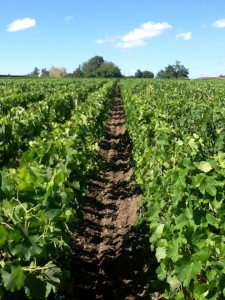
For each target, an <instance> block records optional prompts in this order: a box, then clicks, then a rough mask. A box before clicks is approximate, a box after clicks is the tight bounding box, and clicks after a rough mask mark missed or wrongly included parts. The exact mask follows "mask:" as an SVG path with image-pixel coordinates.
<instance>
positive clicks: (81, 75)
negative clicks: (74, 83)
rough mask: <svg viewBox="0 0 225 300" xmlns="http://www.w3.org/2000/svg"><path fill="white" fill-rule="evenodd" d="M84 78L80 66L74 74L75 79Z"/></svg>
mask: <svg viewBox="0 0 225 300" xmlns="http://www.w3.org/2000/svg"><path fill="white" fill-rule="evenodd" d="M83 76H84V73H83V71H82V70H81V66H79V67H78V68H77V69H76V70H75V71H74V72H73V77H77V78H80V77H83Z"/></svg>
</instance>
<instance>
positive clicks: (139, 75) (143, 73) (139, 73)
mask: <svg viewBox="0 0 225 300" xmlns="http://www.w3.org/2000/svg"><path fill="white" fill-rule="evenodd" d="M134 77H135V78H154V73H152V72H150V71H141V70H139V69H138V70H137V71H136V72H135V74H134Z"/></svg>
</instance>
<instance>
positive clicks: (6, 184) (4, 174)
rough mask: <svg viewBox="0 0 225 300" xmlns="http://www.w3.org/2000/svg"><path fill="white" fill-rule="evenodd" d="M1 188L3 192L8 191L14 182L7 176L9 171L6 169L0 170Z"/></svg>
mask: <svg viewBox="0 0 225 300" xmlns="http://www.w3.org/2000/svg"><path fill="white" fill-rule="evenodd" d="M0 174H1V179H2V182H1V189H2V191H3V192H4V193H6V194H7V193H10V192H12V191H13V189H14V183H13V181H12V180H11V179H10V178H9V173H8V172H6V171H1V172H0Z"/></svg>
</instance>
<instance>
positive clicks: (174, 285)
mask: <svg viewBox="0 0 225 300" xmlns="http://www.w3.org/2000/svg"><path fill="white" fill-rule="evenodd" d="M167 282H168V283H169V285H170V289H171V291H172V292H175V291H176V290H177V289H178V288H179V286H180V285H181V283H180V281H179V280H178V279H177V277H176V276H170V275H169V276H168V277H167Z"/></svg>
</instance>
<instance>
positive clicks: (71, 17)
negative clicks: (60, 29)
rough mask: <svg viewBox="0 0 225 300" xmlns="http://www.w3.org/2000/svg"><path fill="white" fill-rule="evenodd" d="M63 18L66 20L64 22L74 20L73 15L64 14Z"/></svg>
mask: <svg viewBox="0 0 225 300" xmlns="http://www.w3.org/2000/svg"><path fill="white" fill-rule="evenodd" d="M64 20H65V21H66V23H71V22H72V21H73V20H74V17H73V16H66V17H65V18H64Z"/></svg>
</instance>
